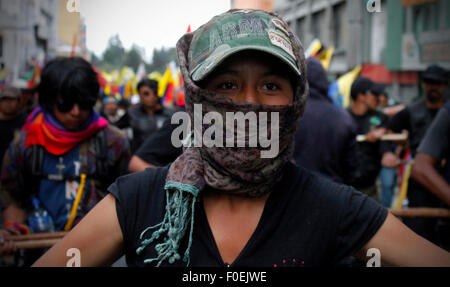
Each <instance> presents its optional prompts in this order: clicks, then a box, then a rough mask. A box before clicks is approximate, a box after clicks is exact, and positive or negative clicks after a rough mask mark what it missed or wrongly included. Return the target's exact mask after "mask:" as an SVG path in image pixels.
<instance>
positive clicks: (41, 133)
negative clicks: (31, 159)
mask: <svg viewBox="0 0 450 287" xmlns="http://www.w3.org/2000/svg"><path fill="white" fill-rule="evenodd" d="M107 125H108V121H107V120H106V119H105V118H103V117H101V116H100V115H99V114H98V113H96V112H95V111H92V113H91V115H90V117H89V118H88V120H87V121H86V123H85V124H84V125H83V126H82V127H81V128H80V130H79V131H69V130H67V129H65V128H64V127H63V126H62V125H61V124H60V123H59V122H58V121H57V120H56V119H55V117H54V116H53V115H52V114H51V113H49V112H47V111H46V110H45V109H42V108H41V107H37V108H36V109H35V110H34V111H33V112H32V113H31V114H30V115H29V116H28V118H27V121H26V122H25V125H24V126H23V128H22V130H24V131H26V132H27V141H26V147H27V148H29V147H30V146H33V145H40V146H43V147H44V148H45V150H46V151H47V152H49V153H51V154H53V155H57V156H59V155H62V154H65V153H67V152H68V151H70V150H71V149H73V148H74V147H75V146H77V145H78V144H79V143H80V142H83V141H84V140H86V139H88V138H90V137H91V136H93V135H94V134H96V133H97V132H98V131H99V130H101V129H103V128H104V127H106V126H107Z"/></svg>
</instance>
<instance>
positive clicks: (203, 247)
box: [109, 163, 387, 267]
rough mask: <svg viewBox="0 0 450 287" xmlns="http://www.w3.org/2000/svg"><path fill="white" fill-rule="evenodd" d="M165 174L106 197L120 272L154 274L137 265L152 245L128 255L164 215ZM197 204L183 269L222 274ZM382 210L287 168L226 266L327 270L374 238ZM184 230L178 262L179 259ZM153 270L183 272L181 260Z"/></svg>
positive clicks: (123, 184) (119, 187)
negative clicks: (124, 267)
mask: <svg viewBox="0 0 450 287" xmlns="http://www.w3.org/2000/svg"><path fill="white" fill-rule="evenodd" d="M167 172H168V167H165V168H157V169H147V170H146V171H144V172H141V173H136V174H131V175H127V176H123V177H120V178H119V179H117V181H116V182H115V183H114V184H113V185H111V186H110V188H109V191H110V192H111V193H112V194H113V195H114V196H115V198H116V209H117V216H118V220H119V224H120V227H121V229H122V234H123V239H124V247H125V253H126V259H127V264H128V266H155V265H156V263H157V262H152V263H150V264H145V263H144V260H145V259H148V258H156V257H157V253H156V251H155V245H156V244H158V243H161V242H162V239H163V237H162V236H161V238H160V240H156V241H155V242H153V243H151V244H150V245H148V246H147V247H146V248H145V249H144V251H143V252H142V253H141V254H139V255H138V254H136V249H137V248H138V247H139V246H140V244H141V242H142V240H143V239H146V238H150V237H151V234H152V232H153V231H155V230H150V231H148V232H147V233H146V234H144V236H143V237H142V238H141V233H142V231H143V230H145V229H146V228H147V227H149V226H154V225H157V224H158V223H160V222H162V220H163V218H164V214H165V203H166V201H165V191H164V183H165V178H166V176H167ZM199 203H203V202H202V201H201V200H200V199H198V202H196V207H195V214H194V230H193V235H192V246H191V249H190V265H189V266H191V267H223V266H226V263H224V262H223V260H222V257H221V256H220V252H219V249H218V247H217V245H216V242H215V239H214V237H213V233H212V230H211V227H210V226H209V222H208V219H207V217H206V213H205V210H204V206H203V204H199ZM386 216H387V210H386V209H385V208H383V207H382V206H380V205H379V204H378V203H376V202H375V201H374V200H372V199H370V198H369V197H367V196H365V195H364V194H362V193H360V192H357V191H355V190H354V189H353V188H351V187H348V186H345V185H339V184H336V183H334V182H332V181H330V180H328V179H326V178H324V177H321V176H318V175H316V174H313V173H311V172H309V171H306V170H304V169H302V168H299V167H296V166H295V165H293V164H290V163H289V164H287V166H286V168H285V170H284V175H283V176H282V178H281V180H280V182H279V183H278V184H277V185H276V186H275V188H274V191H273V192H272V193H271V194H270V196H269V197H268V199H267V201H266V203H265V206H264V210H263V212H262V214H261V217H260V220H259V222H258V224H257V227H256V229H255V231H254V232H253V234H252V235H251V236H250V239H249V240H248V242H247V243H246V244H245V246H244V247H243V249H242V250H241V251H240V253H239V255H238V256H237V257H236V259H235V260H234V262H232V266H235V267H283V266H289V267H291V266H299V267H302V266H322V265H334V264H336V263H337V262H339V261H340V260H342V259H343V258H345V257H348V256H350V255H352V254H354V253H355V252H357V251H358V250H360V249H361V248H362V247H363V246H364V245H365V244H366V243H367V242H368V241H369V240H370V239H371V238H372V237H373V235H375V233H376V232H377V231H378V229H379V228H380V227H381V225H382V224H383V222H384V220H385V219H386ZM188 235H189V230H188V231H187V232H186V234H185V236H184V238H183V240H182V242H181V244H180V247H179V250H178V252H179V254H180V255H181V257H182V258H183V255H184V252H185V249H186V246H187V241H188V237H189V236H188ZM161 266H180V267H181V266H186V263H185V262H183V261H182V260H178V261H175V262H174V263H173V264H170V263H168V262H167V261H164V262H163V263H162V264H161Z"/></svg>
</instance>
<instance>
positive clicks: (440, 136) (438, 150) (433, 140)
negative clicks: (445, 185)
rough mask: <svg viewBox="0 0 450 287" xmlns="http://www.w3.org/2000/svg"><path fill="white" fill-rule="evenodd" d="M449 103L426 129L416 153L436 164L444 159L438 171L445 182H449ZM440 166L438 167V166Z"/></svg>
mask: <svg viewBox="0 0 450 287" xmlns="http://www.w3.org/2000/svg"><path fill="white" fill-rule="evenodd" d="M449 112H450V102H447V103H446V105H445V107H444V108H442V109H441V110H440V111H439V113H438V114H437V116H436V118H435V119H434V121H433V123H432V124H431V125H430V127H429V128H428V131H427V133H426V135H425V137H424V138H423V140H422V142H421V144H420V146H419V148H418V149H417V151H418V152H423V153H426V154H428V155H429V156H431V157H433V158H434V159H435V160H436V161H437V162H439V163H440V162H441V161H442V160H443V159H446V164H445V167H443V168H442V170H440V172H441V174H442V175H443V176H444V177H445V179H446V180H447V182H450V162H449V161H450V113H449ZM439 166H440V165H439Z"/></svg>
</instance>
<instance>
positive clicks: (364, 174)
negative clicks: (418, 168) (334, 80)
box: [348, 77, 387, 200]
mask: <svg viewBox="0 0 450 287" xmlns="http://www.w3.org/2000/svg"><path fill="white" fill-rule="evenodd" d="M373 87H374V83H373V82H372V81H371V80H370V79H368V78H364V77H359V78H357V79H356V80H355V82H354V83H353V84H352V88H351V92H350V96H351V99H352V102H353V104H352V106H351V108H349V109H348V112H349V113H350V115H351V116H352V117H353V119H354V121H355V123H356V125H357V133H358V135H365V140H364V141H362V142H358V156H357V158H358V159H359V169H360V173H359V178H358V179H357V180H356V181H355V183H354V187H355V188H357V189H358V190H359V191H361V192H363V193H365V194H368V195H369V196H371V197H372V198H374V199H376V200H379V196H378V191H377V187H376V179H377V177H378V174H379V172H380V169H381V156H382V150H381V148H382V147H381V144H380V142H379V139H380V138H381V137H382V136H383V135H384V134H385V132H386V129H385V127H386V125H387V117H386V116H385V115H384V114H382V113H380V112H378V111H377V110H376V109H377V106H378V98H377V95H375V94H374V93H373V92H372V89H373Z"/></svg>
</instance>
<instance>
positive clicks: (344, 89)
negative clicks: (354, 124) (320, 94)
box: [337, 66, 362, 108]
mask: <svg viewBox="0 0 450 287" xmlns="http://www.w3.org/2000/svg"><path fill="white" fill-rule="evenodd" d="M361 68H362V67H361V66H357V67H356V68H355V69H353V70H352V71H350V72H348V73H347V74H345V75H342V76H341V77H339V79H338V80H337V82H338V86H339V93H340V94H341V95H342V96H343V97H344V101H343V105H344V108H347V107H348V106H349V105H350V91H351V89H352V84H353V82H354V81H355V80H356V78H357V77H358V75H359V73H360V72H361Z"/></svg>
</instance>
